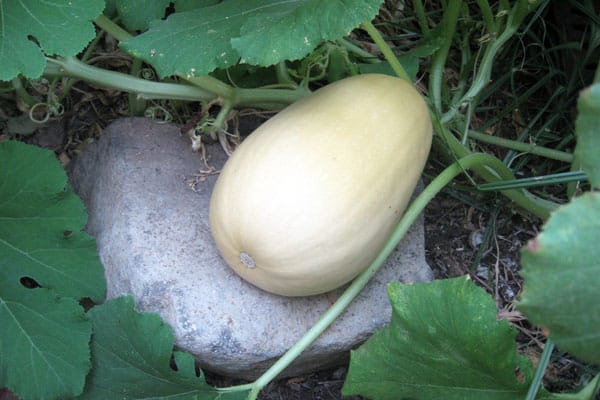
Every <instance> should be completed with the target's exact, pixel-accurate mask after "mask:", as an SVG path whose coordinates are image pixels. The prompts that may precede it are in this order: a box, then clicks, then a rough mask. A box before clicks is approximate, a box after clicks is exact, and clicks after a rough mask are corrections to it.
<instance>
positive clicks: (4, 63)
mask: <svg viewBox="0 0 600 400" xmlns="http://www.w3.org/2000/svg"><path fill="white" fill-rule="evenodd" d="M103 8H104V1H102V0H78V1H67V0H46V1H38V0H13V1H2V2H0V81H8V80H11V79H12V78H14V77H15V76H17V75H18V74H23V76H25V77H27V78H38V77H39V76H40V75H41V74H42V72H43V70H44V67H45V66H46V60H45V59H44V54H46V55H49V56H52V55H61V56H73V55H75V54H77V53H79V52H80V51H81V50H82V49H83V48H84V47H85V46H86V45H87V44H88V43H89V42H90V41H91V40H92V39H93V38H94V37H95V36H96V31H95V29H94V26H93V24H92V23H91V20H93V19H94V18H96V17H97V16H98V15H100V13H101V12H102V9H103ZM32 39H33V40H32Z"/></svg>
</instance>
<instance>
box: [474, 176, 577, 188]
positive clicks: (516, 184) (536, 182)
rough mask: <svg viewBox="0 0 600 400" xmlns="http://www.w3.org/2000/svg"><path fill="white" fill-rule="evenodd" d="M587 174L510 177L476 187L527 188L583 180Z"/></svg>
mask: <svg viewBox="0 0 600 400" xmlns="http://www.w3.org/2000/svg"><path fill="white" fill-rule="evenodd" d="M587 179H588V176H587V174H586V173H585V172H583V171H569V172H559V173H556V174H550V175H542V176H532V177H530V178H522V179H511V180H508V181H501V182H491V183H484V184H482V185H477V189H478V190H481V191H483V192H486V191H492V190H506V189H517V188H527V187H534V186H544V185H556V184H559V183H567V182H579V181H585V180H587Z"/></svg>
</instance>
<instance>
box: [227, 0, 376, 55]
mask: <svg viewBox="0 0 600 400" xmlns="http://www.w3.org/2000/svg"><path fill="white" fill-rule="evenodd" d="M272 3H274V4H272V5H268V6H266V7H264V8H263V9H261V10H260V12H257V13H252V14H250V15H248V17H247V18H246V21H245V22H244V24H243V25H242V27H241V30H240V37H236V38H232V40H231V43H232V45H233V47H234V48H235V49H236V50H237V51H238V52H239V54H240V55H241V57H242V62H243V63H248V64H254V65H263V66H267V65H273V64H276V63H277V62H279V61H281V60H297V59H300V58H302V57H304V56H305V55H307V54H308V53H310V52H311V51H312V50H313V49H314V48H315V47H316V46H317V45H318V44H319V42H320V41H321V40H335V39H339V38H341V37H344V36H346V35H348V34H349V33H350V31H352V30H353V29H355V28H356V27H358V26H359V25H360V23H361V22H363V21H365V20H369V21H370V20H371V19H373V18H374V17H375V15H377V13H378V12H379V6H380V5H381V3H382V1H379V0H352V1H344V0H328V1H321V0H307V1H299V0H298V1H279V2H272Z"/></svg>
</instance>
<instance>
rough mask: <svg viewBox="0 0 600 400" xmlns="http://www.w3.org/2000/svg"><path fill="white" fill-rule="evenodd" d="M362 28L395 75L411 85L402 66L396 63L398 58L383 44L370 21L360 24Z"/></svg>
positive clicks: (398, 62)
mask: <svg viewBox="0 0 600 400" xmlns="http://www.w3.org/2000/svg"><path fill="white" fill-rule="evenodd" d="M362 28H363V29H364V30H365V31H366V32H367V33H368V34H369V36H370V37H371V39H372V40H373V42H375V44H376V45H377V47H379V50H381V52H382V53H383V56H384V57H385V59H386V60H387V62H389V63H390V66H391V67H392V69H393V70H394V72H395V73H396V75H398V77H400V78H402V79H404V80H406V81H408V82H411V83H412V81H411V80H410V76H408V73H407V72H406V70H405V69H404V67H403V66H402V64H400V61H398V58H397V57H396V55H395V54H394V52H393V51H392V49H390V46H388V45H387V43H385V40H383V37H382V36H381V34H380V33H379V31H378V30H377V29H375V27H374V26H373V24H372V23H371V22H370V21H365V22H363V23H362Z"/></svg>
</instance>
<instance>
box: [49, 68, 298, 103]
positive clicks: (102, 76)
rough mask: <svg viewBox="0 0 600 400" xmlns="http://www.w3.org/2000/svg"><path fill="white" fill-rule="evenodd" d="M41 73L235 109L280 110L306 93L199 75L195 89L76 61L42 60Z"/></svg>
mask: <svg viewBox="0 0 600 400" xmlns="http://www.w3.org/2000/svg"><path fill="white" fill-rule="evenodd" d="M46 61H47V65H46V70H45V71H44V74H46V75H50V76H68V77H72V78H76V79H81V80H85V81H87V82H90V83H92V84H96V85H99V86H102V87H106V88H112V89H117V90H122V91H126V92H134V93H137V96H138V97H139V98H141V99H173V100H187V101H211V100H214V99H215V98H217V97H222V98H223V99H225V100H229V101H230V102H231V103H232V104H233V106H235V107H238V106H239V107H243V106H253V107H258V106H261V107H263V108H269V109H271V108H274V109H277V108H282V107H284V106H285V105H287V104H290V103H293V102H294V101H296V100H298V99H300V98H301V97H303V96H305V95H307V94H308V93H309V91H308V89H305V88H298V89H294V90H287V89H242V88H234V87H232V86H229V85H227V84H225V83H223V82H221V81H219V80H218V79H216V78H213V77H210V76H202V77H196V78H193V82H194V84H195V85H197V86H195V85H194V86H193V85H185V84H177V83H163V82H153V81H148V80H144V79H140V78H136V77H133V76H131V75H127V74H123V73H120V72H114V71H108V70H105V69H102V68H97V67H94V66H91V65H87V64H85V63H82V62H81V61H78V60H77V59H76V58H73V57H69V58H62V59H54V58H46Z"/></svg>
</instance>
